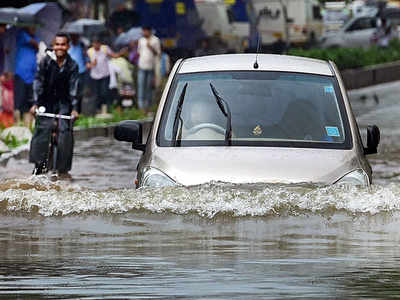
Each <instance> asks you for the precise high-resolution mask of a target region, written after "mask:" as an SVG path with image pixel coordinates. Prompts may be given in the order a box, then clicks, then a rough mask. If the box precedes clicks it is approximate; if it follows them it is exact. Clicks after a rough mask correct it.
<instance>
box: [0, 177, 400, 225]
mask: <svg viewBox="0 0 400 300" xmlns="http://www.w3.org/2000/svg"><path fill="white" fill-rule="evenodd" d="M132 210H147V211H150V212H155V213H163V212H171V213H176V214H188V213H196V214H199V215H200V216H204V217H207V218H213V217H214V216H216V215H217V214H229V215H232V216H269V215H299V214H306V213H319V214H332V213H334V212H336V211H345V212H347V213H349V214H371V215H374V214H378V213H380V212H387V211H395V210H400V185H399V184H390V185H385V186H379V185H375V186H372V187H371V188H370V189H366V188H360V187H350V186H328V187H317V186H312V185H277V184H251V185H246V184H240V185H238V184H228V183H216V182H212V183H208V184H204V185H198V186H192V187H166V188H161V189H141V190H134V189H124V190H109V191H102V192H99V191H91V190H84V189H82V188H81V187H80V186H78V185H73V184H71V183H68V182H61V183H60V182H57V183H53V182H51V181H49V180H48V179H47V177H46V176H32V177H31V178H29V179H24V180H13V181H7V182H5V183H2V184H0V212H1V213H10V212H19V213H29V214H38V215H41V216H65V215H70V214H83V213H96V214H98V213H106V214H120V213H125V212H129V211H132Z"/></svg>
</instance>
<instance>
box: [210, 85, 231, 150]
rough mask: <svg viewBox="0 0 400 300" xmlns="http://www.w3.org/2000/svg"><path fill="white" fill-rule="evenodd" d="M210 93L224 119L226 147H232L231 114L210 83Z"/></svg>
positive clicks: (226, 104)
mask: <svg viewBox="0 0 400 300" xmlns="http://www.w3.org/2000/svg"><path fill="white" fill-rule="evenodd" d="M210 87H211V91H212V93H213V95H214V97H215V100H217V104H218V107H219V109H220V110H221V111H222V113H223V114H224V116H225V117H226V129H225V142H226V144H227V145H228V146H231V145H232V114H231V110H230V108H229V105H228V103H226V101H225V100H224V99H223V98H222V97H221V96H220V95H219V94H218V91H217V90H216V89H215V87H214V86H213V85H212V83H211V82H210Z"/></svg>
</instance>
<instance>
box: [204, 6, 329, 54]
mask: <svg viewBox="0 0 400 300" xmlns="http://www.w3.org/2000/svg"><path fill="white" fill-rule="evenodd" d="M196 6H197V9H198V12H199V16H200V18H201V19H202V20H203V29H204V30H205V32H206V33H207V34H211V33H212V32H215V31H216V30H218V29H219V30H220V32H221V34H222V36H223V37H224V38H225V39H226V40H227V41H235V43H236V45H237V42H238V41H239V42H240V44H243V42H244V41H245V40H247V41H249V43H250V45H249V46H250V47H254V41H256V42H255V43H257V41H258V38H260V41H261V43H262V44H263V45H264V46H268V45H273V44H274V43H276V42H278V41H279V40H281V41H287V42H288V43H291V44H303V45H304V44H306V43H309V42H313V41H316V40H317V39H318V37H320V36H321V34H322V30H323V22H322V15H321V6H320V4H319V2H318V1H317V0H196Z"/></svg>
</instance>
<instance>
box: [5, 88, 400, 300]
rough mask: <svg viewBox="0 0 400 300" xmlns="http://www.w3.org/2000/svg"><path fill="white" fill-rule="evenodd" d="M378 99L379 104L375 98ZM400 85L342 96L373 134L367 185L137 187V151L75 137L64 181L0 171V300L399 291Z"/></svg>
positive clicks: (23, 167) (18, 169)
mask: <svg viewBox="0 0 400 300" xmlns="http://www.w3.org/2000/svg"><path fill="white" fill-rule="evenodd" d="M374 95H377V97H378V100H376V97H374ZM398 95H400V84H399V83H398V82H396V83H391V84H386V85H382V86H379V87H374V88H367V89H362V90H358V91H353V92H351V93H350V97H351V102H352V106H353V108H354V111H355V114H356V116H357V120H358V122H359V125H360V129H361V131H362V133H364V135H365V131H366V129H365V128H366V126H367V125H368V124H377V125H378V126H379V127H380V129H381V136H382V139H381V146H380V148H379V154H377V155H373V156H370V157H369V158H370V162H371V164H372V167H373V171H374V184H373V186H372V187H371V189H366V188H365V189H364V188H356V187H338V186H332V187H325V188H316V187H313V186H286V185H267V184H256V185H233V184H220V183H210V184H205V185H201V186H195V187H189V188H185V187H174V188H164V189H148V190H140V191H138V190H135V189H134V188H133V180H134V178H135V168H136V164H137V160H138V158H139V155H140V152H137V151H133V150H132V149H131V147H130V145H129V144H126V143H120V142H116V141H113V140H112V139H111V138H106V139H105V138H94V139H90V140H86V141H77V142H76V147H75V158H74V165H73V169H72V172H71V174H72V176H73V181H72V182H70V181H63V182H55V183H54V182H50V181H49V180H48V179H47V178H46V177H45V176H39V177H30V172H31V169H32V166H31V165H30V164H28V163H27V161H26V160H10V162H9V164H8V166H7V168H6V169H2V172H1V173H0V214H1V217H0V298H1V299H177V298H179V299H282V298H286V299H310V298H314V299H351V298H353V299H360V298H370V299H387V298H394V297H396V296H398V295H399V294H400V289H399V288H398V278H399V275H400V273H399V271H398V270H399V269H400V262H399V259H398V257H399V256H400V250H399V249H398V243H399V241H400V229H399V228H400V226H399V225H400V218H399V215H400V183H399V180H400V171H399V170H400V168H399V167H400V139H399V135H400V126H399V125H400V121H399V119H398V116H399V112H400V97H399V96H398Z"/></svg>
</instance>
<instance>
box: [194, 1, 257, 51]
mask: <svg viewBox="0 0 400 300" xmlns="http://www.w3.org/2000/svg"><path fill="white" fill-rule="evenodd" d="M195 3H196V8H197V12H198V14H199V16H200V18H201V19H202V21H203V24H202V29H203V30H204V32H205V33H206V34H207V36H209V37H213V36H215V35H219V36H220V37H221V38H222V40H223V41H224V42H225V43H226V44H227V45H228V48H229V49H234V50H236V51H238V52H240V51H241V50H243V47H244V46H245V41H247V38H248V35H249V23H248V22H240V23H234V22H233V21H234V20H232V19H231V17H230V15H229V12H228V10H229V5H227V4H226V2H225V1H224V0H195Z"/></svg>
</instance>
